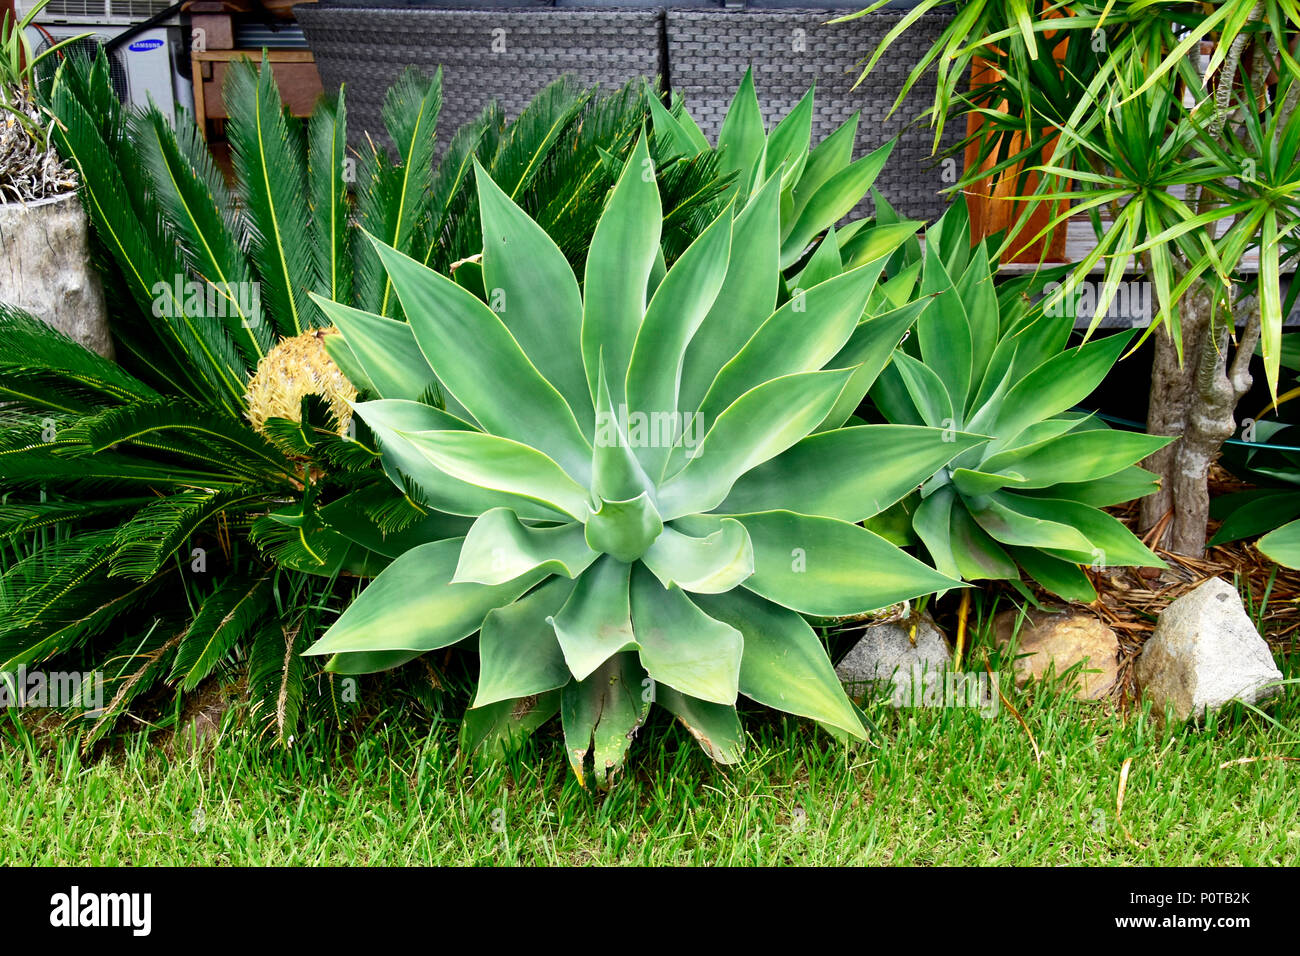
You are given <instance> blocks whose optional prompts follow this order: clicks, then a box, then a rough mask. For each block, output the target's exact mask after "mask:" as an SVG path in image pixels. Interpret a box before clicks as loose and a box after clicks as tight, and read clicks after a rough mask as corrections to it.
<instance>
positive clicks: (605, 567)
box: [550, 554, 636, 681]
mask: <svg viewBox="0 0 1300 956" xmlns="http://www.w3.org/2000/svg"><path fill="white" fill-rule="evenodd" d="M630 575H631V565H629V564H625V563H624V562H622V561H618V560H616V559H615V558H612V557H610V556H609V555H607V554H605V555H601V556H600V557H599V558H597V559H596V562H595V563H594V564H592V566H591V567H590V568H588V569H587V570H586V572H585V573H583V575H582V576H581V577H580V578H578V581H577V584H575V585H574V588H573V593H572V594H570V595H569V599H568V600H567V601H566V602H565V604H564V607H562V608H561V609H560V611H559V613H557V614H555V615H554V616H553V617H552V618H551V619H550V623H551V625H552V626H553V627H554V628H555V636H556V637H557V638H558V639H559V642H560V648H561V649H562V650H563V651H564V660H565V661H566V662H567V663H568V665H569V670H570V671H571V672H572V673H573V676H574V677H576V678H577V679H578V680H580V681H581V680H586V679H587V677H588V676H589V675H590V674H591V673H592V672H593V671H595V670H596V669H597V668H598V667H600V665H601V664H604V663H605V662H606V661H608V660H609V659H610V658H611V657H612V656H613V655H614V654H617V653H618V652H619V651H623V650H628V649H631V648H635V647H636V638H635V637H634V636H633V633H632V611H631V604H630V598H629V593H630V592H629V589H630V583H629V581H630Z"/></svg>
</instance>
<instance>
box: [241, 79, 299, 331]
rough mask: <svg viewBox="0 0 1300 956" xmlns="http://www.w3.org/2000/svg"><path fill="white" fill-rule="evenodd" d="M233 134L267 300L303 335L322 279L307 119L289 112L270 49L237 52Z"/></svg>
mask: <svg viewBox="0 0 1300 956" xmlns="http://www.w3.org/2000/svg"><path fill="white" fill-rule="evenodd" d="M223 93H224V98H225V103H226V108H227V109H228V110H229V111H230V119H229V121H228V122H227V125H226V135H227V138H228V139H229V140H230V149H231V159H232V160H233V162H234V166H235V173H236V178H237V182H238V193H239V201H240V205H241V207H242V209H243V213H244V222H245V225H246V228H247V230H248V242H249V248H250V250H251V253H252V258H253V263H254V264H255V265H256V267H257V277H258V280H259V281H260V283H261V290H262V302H263V304H264V305H265V306H266V307H267V309H268V311H269V312H270V315H271V317H272V320H273V321H274V323H275V327H276V330H277V331H279V332H280V334H282V335H297V334H299V333H301V332H303V331H304V330H305V329H307V328H309V327H310V326H311V325H313V324H315V323H313V322H312V319H311V316H310V314H309V311H308V310H309V308H310V306H309V303H308V302H307V299H306V293H307V291H308V290H310V289H316V288H319V287H320V279H319V276H318V275H317V274H316V261H315V259H314V258H313V256H312V254H311V244H310V243H308V242H304V241H303V240H304V238H305V237H306V236H307V235H308V226H307V224H308V220H309V215H308V210H307V197H306V191H307V169H306V163H305V157H304V155H303V153H304V150H303V142H302V130H301V123H300V121H298V120H296V119H293V118H291V117H288V116H287V115H286V114H285V111H284V104H283V103H282V102H281V101H280V93H279V90H278V88H277V87H276V85H275V79H274V77H273V76H272V75H271V66H270V64H269V63H268V62H267V61H266V59H265V57H263V61H262V65H261V68H260V69H259V68H257V67H254V66H253V65H252V64H251V63H250V62H248V61H247V60H237V61H235V62H234V63H231V64H230V68H229V69H228V70H227V71H226V81H225V87H224V91H223Z"/></svg>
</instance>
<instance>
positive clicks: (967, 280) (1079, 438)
mask: <svg viewBox="0 0 1300 956" xmlns="http://www.w3.org/2000/svg"><path fill="white" fill-rule="evenodd" d="M919 266H920V268H919V272H918V274H917V287H916V290H915V293H916V295H917V296H919V297H920V298H921V299H923V300H929V301H930V303H931V304H930V306H929V307H928V308H927V309H926V310H925V312H924V313H923V314H922V315H921V317H920V318H919V319H918V320H917V323H916V326H915V330H914V331H915V335H914V336H913V337H911V339H910V340H909V341H908V342H907V343H905V344H906V348H900V349H899V351H898V353H897V354H896V355H895V356H894V360H893V361H892V362H891V363H890V364H889V366H888V367H887V368H886V369H885V370H884V372H883V373H882V374H881V375H880V376H879V378H878V380H877V381H876V383H875V386H874V387H873V388H872V391H871V397H872V400H873V401H874V402H875V404H876V407H877V408H878V409H879V410H880V412H881V413H882V415H883V416H884V418H885V419H886V420H887V421H890V422H894V423H905V424H917V425H922V424H924V425H931V426H935V427H940V428H955V429H960V430H964V431H967V432H971V433H975V434H979V435H984V436H988V438H989V440H988V441H986V442H982V443H980V444H978V445H977V446H975V447H973V448H970V449H968V450H966V451H963V452H962V453H961V454H959V455H957V456H956V457H955V458H954V459H953V460H952V462H951V463H949V465H947V466H945V467H944V468H942V469H940V470H939V471H938V472H937V473H936V474H935V475H934V476H933V477H932V478H930V479H929V480H928V481H927V482H926V483H925V484H924V485H923V486H922V488H921V489H920V491H919V494H918V495H917V496H916V497H917V498H919V501H918V500H913V501H912V502H909V503H908V504H909V505H910V506H911V507H910V508H909V509H908V510H910V512H911V526H912V529H913V531H914V532H915V534H916V536H917V537H918V538H919V539H920V540H921V542H922V543H923V544H924V545H925V547H926V549H927V550H928V551H929V553H930V557H931V559H932V560H933V562H934V565H935V567H936V568H938V569H939V570H941V571H943V572H944V573H946V574H949V575H952V576H953V577H960V578H962V579H964V580H975V579H1010V580H1018V579H1019V577H1020V569H1021V568H1023V569H1024V570H1025V571H1026V572H1027V573H1028V574H1029V576H1030V577H1031V578H1033V579H1034V580H1035V581H1037V582H1038V583H1039V584H1040V585H1042V586H1043V587H1044V588H1046V589H1047V590H1049V591H1051V592H1053V593H1055V594H1057V595H1059V596H1061V597H1064V598H1066V599H1067V600H1074V601H1083V602H1091V601H1093V600H1095V599H1096V596H1097V594H1096V591H1095V589H1094V588H1093V586H1092V583H1091V581H1090V580H1089V578H1088V576H1087V575H1086V574H1085V573H1084V571H1083V569H1082V567H1081V566H1083V565H1087V566H1091V567H1094V568H1098V569H1100V568H1102V567H1106V566H1112V567H1119V566H1139V567H1164V563H1163V562H1162V561H1161V560H1160V559H1159V558H1158V557H1157V556H1156V555H1155V554H1154V553H1152V552H1151V551H1150V550H1149V549H1148V548H1147V547H1146V546H1145V545H1143V544H1142V543H1141V542H1140V541H1139V540H1138V539H1137V538H1136V537H1135V536H1134V535H1133V533H1132V532H1131V531H1129V530H1128V528H1127V527H1125V526H1124V524H1123V523H1121V522H1120V521H1119V520H1118V519H1117V518H1115V517H1113V516H1111V515H1109V514H1107V513H1106V512H1105V511H1102V510H1101V509H1102V508H1104V507H1106V506H1108V505H1115V504H1120V503H1123V502H1126V501H1130V500H1132V499H1134V498H1139V497H1141V496H1143V495H1146V494H1149V493H1151V492H1152V491H1154V490H1155V489H1156V476H1155V475H1154V474H1152V473H1151V472H1149V471H1146V470H1145V469H1143V468H1141V467H1139V466H1138V464H1137V462H1139V461H1141V460H1142V459H1143V458H1146V457H1147V456H1148V455H1150V454H1152V453H1153V452H1155V451H1157V450H1158V449H1160V448H1162V447H1163V446H1164V445H1166V444H1168V443H1169V442H1170V441H1171V440H1172V439H1169V438H1165V437H1161V436H1152V435H1145V434H1139V433H1135V432H1124V431H1118V430H1115V429H1112V428H1110V427H1109V426H1107V425H1106V424H1105V423H1104V422H1101V421H1099V420H1098V419H1097V418H1096V417H1095V416H1093V415H1089V414H1086V413H1083V412H1080V411H1076V410H1075V408H1076V406H1077V405H1079V403H1081V402H1083V401H1084V400H1085V399H1086V398H1087V397H1088V396H1089V395H1090V394H1091V393H1092V392H1093V391H1094V390H1095V389H1096V388H1097V387H1098V386H1099V385H1100V384H1101V382H1102V380H1103V379H1104V378H1105V377H1106V375H1107V373H1108V372H1109V371H1110V369H1111V367H1112V366H1113V365H1114V364H1115V362H1116V361H1117V360H1118V359H1119V357H1120V355H1121V353H1122V352H1123V350H1124V348H1125V347H1126V346H1127V345H1128V344H1129V343H1130V342H1131V341H1132V339H1133V336H1134V334H1135V330H1130V331H1127V332H1122V333H1118V334H1114V335H1109V336H1106V337H1105V338H1101V339H1096V340H1094V341H1091V342H1088V343H1086V344H1083V345H1080V346H1078V347H1076V348H1066V346H1067V344H1068V342H1069V337H1070V333H1071V331H1072V319H1071V317H1070V316H1068V315H1063V316H1056V315H1053V314H1045V313H1044V312H1043V310H1042V309H1041V308H1040V307H1036V306H1030V305H1029V303H1028V300H1027V299H1026V298H1025V297H1024V296H1023V295H1022V294H1021V293H1022V291H1023V290H1022V289H1021V288H1019V287H1018V286H1016V285H1012V286H1009V287H1007V288H1006V289H1004V290H1003V291H1002V292H1001V293H999V290H998V289H996V288H995V286H994V284H993V278H992V276H993V270H992V269H991V268H990V260H989V256H988V251H987V248H986V246H985V245H984V244H980V245H977V246H975V247H974V248H973V249H972V247H971V242H970V233H969V229H968V223H967V220H966V218H965V208H964V207H963V206H960V205H959V206H955V207H954V208H953V209H952V210H950V211H949V212H948V213H947V214H946V215H945V216H944V218H943V219H941V220H940V221H939V222H938V223H937V224H936V225H934V226H932V227H931V228H930V229H929V230H928V231H927V234H926V252H925V255H924V257H923V259H922V261H921V262H920V263H919Z"/></svg>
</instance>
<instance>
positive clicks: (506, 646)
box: [474, 578, 573, 708]
mask: <svg viewBox="0 0 1300 956" xmlns="http://www.w3.org/2000/svg"><path fill="white" fill-rule="evenodd" d="M572 591H573V582H572V581H569V580H566V579H564V578H551V579H550V580H549V581H547V582H545V583H544V584H542V585H541V586H540V587H538V588H535V589H534V590H533V591H531V592H529V593H528V594H527V595H525V596H524V597H522V598H520V599H519V600H518V601H516V602H515V603H514V604H510V605H507V606H506V607H499V608H496V609H494V610H492V611H489V612H488V615H487V617H486V618H485V619H484V621H483V627H482V630H481V632H480V633H479V639H478V658H479V673H478V689H477V690H476V691H475V693H474V707H475V708H478V707H483V706H485V705H487V704H495V703H497V702H498V701H503V700H510V699H512V698H523V697H528V696H530V695H532V694H543V693H545V692H546V691H549V690H554V689H556V688H558V687H563V686H564V685H565V684H567V683H568V682H569V680H570V678H571V675H570V674H569V667H568V665H567V664H566V663H565V662H564V652H563V651H562V650H560V642H559V641H558V640H556V637H555V628H553V627H551V625H550V622H549V620H548V619H549V618H551V617H552V616H554V615H555V614H556V613H558V612H559V610H560V608H561V607H563V606H564V602H565V601H567V600H568V599H569V594H570V593H571V592H572Z"/></svg>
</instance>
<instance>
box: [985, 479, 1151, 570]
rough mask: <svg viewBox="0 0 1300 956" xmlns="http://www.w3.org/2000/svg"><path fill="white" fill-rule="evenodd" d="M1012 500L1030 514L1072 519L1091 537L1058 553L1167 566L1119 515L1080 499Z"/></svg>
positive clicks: (1133, 564)
mask: <svg viewBox="0 0 1300 956" xmlns="http://www.w3.org/2000/svg"><path fill="white" fill-rule="evenodd" d="M1007 501H1008V503H1009V504H1010V505H1011V506H1012V507H1014V508H1015V509H1016V510H1017V511H1019V512H1020V513H1022V514H1027V515H1029V516H1030V517H1038V518H1049V519H1050V520H1054V521H1061V522H1065V523H1068V524H1069V525H1070V526H1071V527H1072V528H1075V529H1077V530H1078V531H1079V533H1080V534H1082V535H1083V537H1084V538H1085V539H1087V541H1088V547H1086V548H1082V549H1079V548H1062V549H1056V550H1054V551H1053V553H1054V554H1056V556H1057V557H1063V558H1066V559H1067V560H1071V561H1077V562H1082V563H1086V564H1097V565H1101V566H1104V565H1121V566H1126V567H1142V568H1163V567H1165V563H1164V562H1163V561H1161V560H1160V559H1159V558H1158V557H1156V556H1155V554H1154V553H1153V552H1152V551H1151V550H1150V549H1148V548H1147V547H1146V545H1144V544H1143V543H1142V542H1141V541H1139V540H1138V539H1137V538H1136V537H1135V536H1134V534H1133V532H1131V531H1129V530H1128V528H1126V527H1125V526H1124V525H1123V523H1122V522H1120V521H1119V519H1117V518H1114V517H1112V516H1111V515H1108V514H1106V512H1104V511H1101V510H1099V509H1097V508H1093V507H1090V506H1089V505H1085V504H1080V503H1079V502H1077V501H1061V500H1053V499H1050V498H1028V497H1024V496H1022V495H1008V496H1007Z"/></svg>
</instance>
